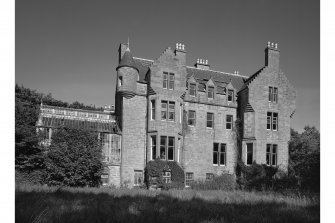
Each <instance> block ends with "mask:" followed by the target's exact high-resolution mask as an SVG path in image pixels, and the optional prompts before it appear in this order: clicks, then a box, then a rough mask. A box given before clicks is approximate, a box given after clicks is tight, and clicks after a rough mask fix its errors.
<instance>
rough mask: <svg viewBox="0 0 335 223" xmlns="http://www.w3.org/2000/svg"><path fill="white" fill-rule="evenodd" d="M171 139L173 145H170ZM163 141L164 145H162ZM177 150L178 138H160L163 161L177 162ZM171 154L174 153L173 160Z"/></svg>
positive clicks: (160, 152)
mask: <svg viewBox="0 0 335 223" xmlns="http://www.w3.org/2000/svg"><path fill="white" fill-rule="evenodd" d="M162 139H163V140H162ZM170 139H172V141H173V145H170ZM163 141H164V143H162V142H163ZM175 148H176V137H174V136H163V135H161V136H160V143H159V158H160V159H161V160H167V161H174V160H175ZM171 152H172V159H170V158H169V155H170V154H171ZM162 154H163V155H162ZM162 156H164V157H162Z"/></svg>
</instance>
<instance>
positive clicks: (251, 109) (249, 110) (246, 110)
mask: <svg viewBox="0 0 335 223" xmlns="http://www.w3.org/2000/svg"><path fill="white" fill-rule="evenodd" d="M245 112H255V110H254V109H253V107H252V106H251V104H249V103H248V104H247V106H246V107H245Z"/></svg>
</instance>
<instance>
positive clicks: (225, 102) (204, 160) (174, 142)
mask: <svg viewBox="0 0 335 223" xmlns="http://www.w3.org/2000/svg"><path fill="white" fill-rule="evenodd" d="M186 55H187V53H186V50H185V46H184V45H183V44H176V48H175V49H174V50H172V49H171V48H167V49H165V50H164V51H163V52H162V54H161V55H160V56H159V57H158V58H157V59H156V60H148V59H143V58H137V57H133V56H132V54H131V53H130V49H129V48H128V46H127V45H126V44H121V45H120V48H119V66H118V68H117V79H118V80H119V81H118V82H117V88H116V89H117V90H116V100H115V104H116V106H115V107H116V117H117V120H120V122H119V124H120V126H121V132H122V164H121V181H122V180H124V181H125V180H128V182H130V186H132V183H133V182H135V181H137V179H136V176H135V175H134V173H135V172H136V171H137V172H138V171H142V172H143V171H144V168H145V163H147V162H148V161H150V160H152V159H154V158H161V159H167V160H174V161H177V162H178V163H179V164H180V165H181V166H182V168H183V169H184V171H185V172H186V175H187V177H188V178H189V179H193V180H197V179H201V180H204V179H206V176H207V174H220V173H223V172H228V173H232V174H234V173H235V165H236V162H237V161H238V159H241V160H242V161H244V162H245V163H247V162H249V163H250V162H251V161H255V162H257V163H268V164H269V165H276V166H279V167H280V168H281V169H282V170H284V171H285V170H287V164H288V141H289V138H290V121H291V117H292V115H293V113H294V109H295V97H296V92H295V90H294V88H293V87H292V85H291V84H290V83H289V82H288V80H287V78H286V76H285V75H284V74H283V72H282V71H281V70H280V66H279V49H278V47H277V44H270V43H268V46H267V47H266V49H265V66H264V67H263V68H262V69H260V70H259V71H258V72H256V73H255V74H253V75H250V76H243V75H240V74H238V72H235V73H226V72H220V71H213V70H211V69H210V66H209V64H208V61H207V60H202V59H198V60H197V62H196V64H195V66H194V67H192V66H187V65H186V61H187V60H186V59H187V57H186ZM121 76H122V77H121ZM120 77H121V78H120ZM120 80H122V81H120ZM139 85H141V86H142V87H144V88H145V89H146V90H142V92H140V91H139V89H138V86H139ZM171 85H172V86H171ZM191 85H192V86H191ZM135 86H137V88H136V87H135ZM269 87H271V88H272V89H274V88H276V89H275V92H272V93H273V95H276V96H272V97H276V99H275V100H274V101H269V99H270V96H269V94H270V92H269V91H270V90H269ZM192 89H193V90H192ZM212 90H213V92H214V93H213V95H212V94H211V93H210V92H209V91H212ZM191 91H192V92H191ZM272 93H271V94H272ZM271 100H272V99H271ZM171 111H172V114H170V113H171ZM190 111H191V113H192V114H191V115H190ZM269 112H270V113H271V114H272V115H273V117H272V116H271V119H269V118H268V114H269ZM208 113H211V114H210V115H208ZM228 116H230V117H228ZM208 117H210V118H209V122H210V123H212V124H208ZM231 118H232V119H231ZM189 119H193V122H192V123H191V121H190V120H189ZM212 119H214V120H212ZM236 120H240V123H241V126H242V129H237V128H236V126H235V121H236ZM268 121H270V125H271V128H272V126H273V129H270V130H268V129H267V128H268V125H267V124H268V123H267V122H268ZM230 123H231V124H230ZM208 125H209V127H208ZM212 125H213V126H212ZM237 131H240V134H237ZM238 135H240V136H241V138H240V139H239V138H238ZM238 140H240V142H238ZM250 143H251V144H252V146H251V147H250V148H249V150H247V144H249V145H248V146H250ZM268 144H269V145H268ZM214 147H215V148H217V147H218V149H215V148H214ZM267 147H269V149H270V147H271V151H270V152H269V149H267ZM221 148H222V150H221ZM248 152H249V153H248ZM247 154H249V158H247V157H248V155H247ZM218 157H220V158H218ZM270 160H271V161H270ZM137 176H138V175H137ZM134 177H135V179H134ZM121 183H122V182H121Z"/></svg>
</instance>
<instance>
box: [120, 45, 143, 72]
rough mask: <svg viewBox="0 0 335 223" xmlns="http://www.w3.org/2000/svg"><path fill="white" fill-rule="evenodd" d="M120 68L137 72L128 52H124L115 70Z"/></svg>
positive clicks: (131, 56)
mask: <svg viewBox="0 0 335 223" xmlns="http://www.w3.org/2000/svg"><path fill="white" fill-rule="evenodd" d="M120 67H132V68H134V69H136V70H138V71H139V69H138V68H137V64H136V63H135V61H134V59H133V55H132V54H131V52H130V51H129V50H126V52H125V53H124V54H123V56H122V58H121V61H120V63H119V66H117V68H116V70H117V69H119V68H120Z"/></svg>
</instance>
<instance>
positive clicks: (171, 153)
mask: <svg viewBox="0 0 335 223" xmlns="http://www.w3.org/2000/svg"><path fill="white" fill-rule="evenodd" d="M168 160H173V147H169V149H168Z"/></svg>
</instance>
